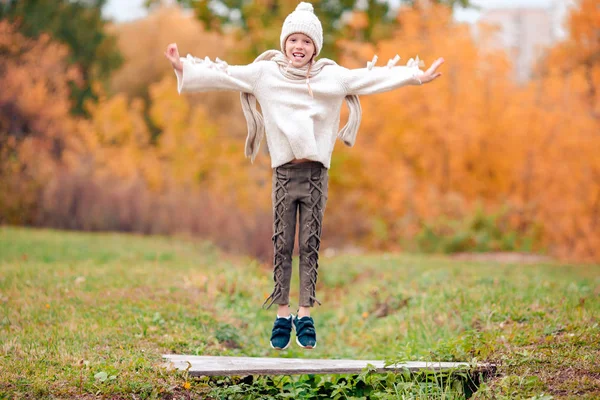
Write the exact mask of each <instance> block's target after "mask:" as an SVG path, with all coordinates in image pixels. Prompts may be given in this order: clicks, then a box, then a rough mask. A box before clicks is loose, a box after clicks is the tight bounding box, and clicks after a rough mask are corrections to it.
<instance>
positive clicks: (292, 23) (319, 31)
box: [280, 2, 323, 55]
mask: <svg viewBox="0 0 600 400" xmlns="http://www.w3.org/2000/svg"><path fill="white" fill-rule="evenodd" d="M293 33H304V34H305V35H306V36H308V37H309V38H311V39H312V41H313V44H314V45H315V53H316V55H319V53H320V52H321V48H322V47H323V27H322V26H321V21H319V18H317V16H316V15H315V12H314V8H313V6H312V4H310V3H306V2H301V3H300V4H298V6H297V7H296V10H295V11H293V12H292V13H290V15H288V16H287V18H286V19H285V21H284V22H283V27H282V28H281V37H280V41H281V51H283V52H285V41H286V39H287V38H288V36H290V35H291V34H293Z"/></svg>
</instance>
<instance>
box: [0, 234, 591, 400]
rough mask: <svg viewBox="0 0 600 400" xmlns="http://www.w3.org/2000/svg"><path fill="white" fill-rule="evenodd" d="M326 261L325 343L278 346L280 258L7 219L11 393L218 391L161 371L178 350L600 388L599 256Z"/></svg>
mask: <svg viewBox="0 0 600 400" xmlns="http://www.w3.org/2000/svg"><path fill="white" fill-rule="evenodd" d="M296 262H297V260H296ZM320 267H321V268H320V276H319V285H318V287H317V297H318V298H319V299H320V300H321V301H322V303H323V306H321V307H317V308H316V309H315V310H314V312H313V316H314V318H315V321H316V325H317V331H318V335H319V346H318V347H317V348H316V349H315V350H313V351H310V352H308V351H302V350H301V349H299V348H298V347H297V346H292V347H291V348H290V349H289V350H287V351H284V352H275V351H274V350H271V349H270V347H269V344H268V339H269V334H270V329H271V325H272V321H273V317H274V312H275V311H274V310H270V311H264V310H261V308H260V306H261V304H262V302H263V300H264V299H265V298H266V296H267V295H268V294H269V293H270V291H271V289H272V278H271V272H270V266H269V265H260V264H258V263H257V262H254V261H252V260H250V259H244V258H239V257H237V258H236V257H232V256H228V255H226V254H221V253H220V252H219V251H218V250H217V249H216V248H214V247H213V246H211V245H210V244H207V243H203V242H198V241H193V240H190V239H182V238H162V237H140V236H134V235H121V234H82V233H72V232H58V231H48V230H32V229H20V228H12V227H0V398H44V397H46V398H91V397H95V396H104V397H105V398H132V395H135V398H173V397H174V398H187V396H188V395H190V396H191V397H192V398H194V397H195V398H198V397H200V398H202V397H204V396H207V393H208V392H209V391H210V390H211V389H212V390H213V391H212V393H213V395H214V396H215V397H216V396H218V393H219V390H221V389H218V388H217V389H215V385H214V384H211V386H209V383H207V381H206V380H203V379H186V376H185V374H182V373H180V372H177V371H167V370H166V369H164V368H162V367H161V363H162V360H161V354H164V353H185V354H198V355H200V354H204V355H247V356H283V357H305V358H359V359H360V358H364V359H386V360H389V361H398V360H440V361H473V360H477V361H486V362H494V363H497V364H498V365H499V368H498V371H499V374H498V376H496V377H494V378H492V379H490V380H488V381H486V382H485V383H484V384H483V385H482V386H481V387H480V388H479V391H478V392H477V393H476V394H475V398H482V399H483V398H490V399H491V398H506V399H513V398H538V399H541V398H544V399H549V398H574V399H575V398H577V399H586V398H587V399H593V398H600V349H599V346H598V345H597V344H596V343H595V341H597V340H599V338H600V320H599V317H600V299H599V298H600V266H598V265H587V266H576V265H565V264H560V263H547V264H543V265H542V264H540V265H514V264H512V265H511V264H500V263H493V262H486V263H483V262H464V261H456V260H452V259H450V258H446V257H434V256H415V255H390V254H374V255H365V256H340V257H332V258H325V257H322V259H321V266H320ZM294 275H297V274H296V273H295V274H294ZM297 282H298V281H297V277H296V276H294V280H293V282H292V288H293V291H292V301H293V302H296V301H297V287H298V283H297ZM293 306H294V307H295V305H293ZM306 379H308V378H307V377H304V378H299V380H295V381H294V380H289V381H285V382H287V384H288V386H289V385H292V386H293V385H295V384H297V385H299V386H298V387H300V386H301V385H303V384H304V385H306ZM311 379H312V378H311ZM186 382H188V383H187V384H186ZM265 382H266V381H263V382H262V383H261V384H263V385H266V383H265ZM294 382H295V383H294ZM279 383H280V384H281V381H280V382H279ZM336 384H340V381H339V380H338V381H336ZM236 385H237V383H234V382H232V383H231V385H230V389H231V387H236ZM273 385H274V387H275V384H273ZM188 386H189V388H188ZM276 389H277V388H276ZM227 390H228V389H227V385H225V386H224V389H222V390H221V391H222V393H225V392H227ZM277 390H279V389H277ZM418 390H421V389H418ZM418 390H417V391H416V392H414V394H412V395H411V394H410V393H409V390H408V389H406V386H404V387H403V389H402V391H399V392H398V393H399V394H398V395H397V398H403V397H402V396H404V398H426V397H420V395H419V391H418ZM223 396H225V395H223ZM411 396H412V397H411ZM376 397H377V396H373V398H376ZM439 397H441V398H443V397H444V396H439ZM341 398H344V397H343V395H341ZM380 398H384V397H380ZM385 398H387V397H385Z"/></svg>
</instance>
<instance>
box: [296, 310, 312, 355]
mask: <svg viewBox="0 0 600 400" xmlns="http://www.w3.org/2000/svg"><path fill="white" fill-rule="evenodd" d="M294 328H296V343H298V346H300V347H302V348H303V349H314V348H315V347H317V331H315V322H314V321H313V319H312V318H311V317H302V318H298V317H296V318H294Z"/></svg>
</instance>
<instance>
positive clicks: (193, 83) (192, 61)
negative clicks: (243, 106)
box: [174, 54, 262, 94]
mask: <svg viewBox="0 0 600 400" xmlns="http://www.w3.org/2000/svg"><path fill="white" fill-rule="evenodd" d="M181 63H182V64H183V72H179V71H177V70H174V71H175V75H176V76H177V91H178V92H179V93H180V94H181V93H183V92H208V91H211V90H234V91H239V92H246V93H253V91H254V87H255V83H256V82H257V81H258V78H259V77H260V73H261V66H262V64H261V63H260V62H256V63H252V64H248V65H228V64H227V63H226V62H225V61H222V60H219V59H218V58H217V59H216V60H215V61H214V62H213V61H211V60H210V59H209V58H208V57H206V58H205V59H200V58H196V57H193V56H192V55H190V54H188V55H187V57H185V58H184V57H181Z"/></svg>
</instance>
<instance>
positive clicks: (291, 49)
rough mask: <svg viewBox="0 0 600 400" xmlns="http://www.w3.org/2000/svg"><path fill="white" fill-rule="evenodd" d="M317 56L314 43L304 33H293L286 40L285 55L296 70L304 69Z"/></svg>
mask: <svg viewBox="0 0 600 400" xmlns="http://www.w3.org/2000/svg"><path fill="white" fill-rule="evenodd" d="M314 54H315V45H314V44H313V41H312V40H311V39H310V38H309V37H308V36H306V35H305V34H304V33H292V34H291V35H290V36H288V38H287V39H286V40H285V55H286V57H287V58H288V60H292V65H293V66H294V67H296V68H301V67H304V66H305V65H306V64H308V63H309V62H310V60H311V59H312V58H313V56H314Z"/></svg>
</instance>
